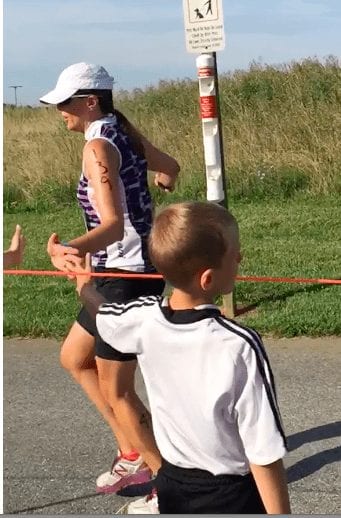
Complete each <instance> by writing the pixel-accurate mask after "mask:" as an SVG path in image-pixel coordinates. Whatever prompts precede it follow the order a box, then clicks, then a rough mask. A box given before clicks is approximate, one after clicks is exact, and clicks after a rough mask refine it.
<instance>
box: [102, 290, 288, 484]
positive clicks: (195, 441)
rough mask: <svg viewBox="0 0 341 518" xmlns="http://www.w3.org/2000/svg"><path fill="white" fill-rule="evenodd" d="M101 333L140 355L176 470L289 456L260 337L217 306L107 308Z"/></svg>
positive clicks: (166, 453)
mask: <svg viewBox="0 0 341 518" xmlns="http://www.w3.org/2000/svg"><path fill="white" fill-rule="evenodd" d="M97 328H98V331H99V334H100V335H101V337H102V338H103V340H105V341H106V342H107V343H108V344H110V345H111V346H112V347H114V348H115V349H118V350H119V351H121V352H123V353H136V354H137V355H138V361H139V364H140V368H141V371H142V375H143V377H144V381H145V384H146V389H147V394H148V398H149V404H150V408H151V413H152V419H153V429H154V433H155V438H156V442H157V445H158V448H159V450H160V453H161V455H162V457H163V458H165V459H166V460H167V461H168V462H170V463H172V464H174V465H175V466H180V467H183V468H199V469H202V470H207V471H209V472H211V473H212V474H213V475H219V474H236V475H244V474H246V473H248V472H249V462H251V463H253V464H258V465H267V464H270V463H272V462H275V461H276V460H278V459H280V458H282V457H283V456H284V454H285V452H286V444H285V436H284V432H283V428H282V424H281V418H280V415H279V411H278V407H277V402H276V395H275V388H274V383H273V376H272V373H271V368H270V365H269V361H268V358H267V356H266V353H265V350H264V346H263V344H262V341H261V339H260V337H259V335H258V334H257V333H256V332H255V331H253V330H251V329H249V328H246V327H242V326H240V325H239V324H236V323H235V322H233V321H231V320H228V319H227V318H225V317H224V316H222V315H221V313H220V311H219V309H218V308H217V306H214V305H202V306H197V307H196V308H194V309H192V310H181V311H173V310H172V309H171V308H170V307H169V305H168V300H167V298H161V297H157V296H149V297H140V298H139V299H137V300H135V301H131V302H129V303H126V304H117V303H112V304H103V305H102V306H101V307H100V309H99V312H98V314H97Z"/></svg>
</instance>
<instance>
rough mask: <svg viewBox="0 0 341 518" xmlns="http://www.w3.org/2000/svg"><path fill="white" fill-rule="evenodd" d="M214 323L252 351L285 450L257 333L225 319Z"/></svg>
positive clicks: (273, 391)
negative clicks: (241, 340) (243, 342)
mask: <svg viewBox="0 0 341 518" xmlns="http://www.w3.org/2000/svg"><path fill="white" fill-rule="evenodd" d="M216 321H217V322H219V324H221V325H222V326H223V327H225V328H226V329H228V330H229V331H230V332H231V333H234V334H236V335H238V336H239V337H240V338H242V339H243V340H245V341H246V342H247V343H248V344H249V345H250V347H251V349H252V350H253V351H254V353H255V355H256V361H257V367H258V370H259V372H260V374H261V376H262V380H263V383H264V387H265V391H266V394H267V396H268V400H269V404H270V407H271V410H272V413H273V415H274V419H275V422H276V426H277V428H278V431H279V433H280V435H281V437H282V439H283V442H284V445H285V447H286V448H287V440H286V437H285V433H284V430H283V426H282V422H281V416H280V413H279V409H278V406H277V401H276V393H275V388H274V386H270V383H271V385H272V380H273V374H272V371H271V367H270V363H269V360H268V359H267V356H266V353H265V350H264V346H263V343H262V341H261V339H260V337H259V335H258V333H250V330H249V329H248V328H247V329H244V328H243V327H241V326H240V325H239V324H236V322H233V324H234V325H235V326H236V327H238V329H235V328H234V327H232V326H231V325H230V323H229V321H228V320H227V319H226V320H225V318H224V317H218V318H216ZM243 331H244V332H243ZM247 332H249V333H250V334H251V337H250V336H248V335H247V334H246V333H247ZM261 355H262V356H263V359H264V361H265V363H266V364H267V368H268V372H269V375H270V383H269V380H268V378H267V376H266V373H265V370H264V367H263V364H262V360H261ZM270 373H271V374H270Z"/></svg>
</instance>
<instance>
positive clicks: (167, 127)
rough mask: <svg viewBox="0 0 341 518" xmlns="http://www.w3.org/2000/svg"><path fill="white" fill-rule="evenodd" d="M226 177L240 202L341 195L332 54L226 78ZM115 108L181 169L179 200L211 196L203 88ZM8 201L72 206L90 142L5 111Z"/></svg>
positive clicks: (135, 95)
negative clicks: (201, 115)
mask: <svg viewBox="0 0 341 518" xmlns="http://www.w3.org/2000/svg"><path fill="white" fill-rule="evenodd" d="M219 89H220V106H221V114H222V123H223V139H224V152H225V164H226V173H227V177H228V181H229V189H230V193H231V195H232V196H234V197H236V198H239V197H242V198H243V199H244V198H248V199H255V198H258V197H266V196H270V197H273V196H281V197H290V196H291V195H293V194H295V193H296V192H298V191H303V192H306V193H310V194H328V193H340V192H341V174H340V172H341V139H340V134H341V68H340V63H339V61H338V60H337V59H336V58H334V57H330V58H328V59H326V60H325V61H323V62H321V61H317V60H315V59H307V60H304V61H302V62H300V63H298V62H293V63H290V64H284V65H281V66H277V67H273V66H267V65H261V64H258V63H253V64H252V65H251V66H250V68H249V70H248V71H236V72H234V73H231V74H222V75H221V76H220V82H219ZM116 105H117V107H118V108H119V109H121V110H122V111H123V112H124V113H125V114H126V115H127V116H128V118H130V120H131V121H132V122H133V123H134V124H135V125H136V126H137V127H139V128H140V129H141V131H143V132H144V133H145V134H146V135H147V136H148V137H149V138H150V139H151V140H152V141H153V142H154V143H155V144H156V145H157V146H158V147H160V148H162V149H164V150H165V151H167V152H169V153H170V154H172V155H174V156H175V157H176V158H177V159H178V161H179V162H180V164H181V168H182V179H181V182H180V190H179V193H180V196H181V197H183V198H190V197H191V198H195V197H204V192H205V191H204V189H205V188H204V175H203V170H204V162H203V149H202V135H201V123H200V118H199V108H198V85H197V82H196V81H191V80H183V81H169V82H164V81H161V82H160V84H159V85H158V87H149V88H146V89H145V90H135V91H133V92H131V93H128V92H122V91H121V92H119V93H118V94H116ZM4 136H5V143H4V159H5V160H4V178H5V185H4V202H5V210H7V211H10V212H11V211H14V210H21V209H23V208H26V209H27V208H33V209H34V208H39V206H42V205H43V206H44V208H46V207H47V206H50V207H51V208H52V207H53V206H56V205H58V204H60V203H67V202H68V201H69V200H70V199H71V197H72V198H73V196H74V194H73V191H74V185H75V183H76V181H77V179H78V175H79V168H80V164H81V149H82V145H83V137H82V135H76V134H72V133H70V132H68V131H67V130H66V129H65V127H64V123H63V121H62V120H61V119H60V116H59V115H58V114H57V113H56V111H55V109H50V108H45V107H44V108H28V107H22V108H13V107H5V110H4Z"/></svg>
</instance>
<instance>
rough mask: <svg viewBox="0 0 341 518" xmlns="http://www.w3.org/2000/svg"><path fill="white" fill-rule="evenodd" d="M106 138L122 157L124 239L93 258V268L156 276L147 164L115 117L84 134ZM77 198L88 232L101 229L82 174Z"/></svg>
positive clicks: (93, 125) (95, 124)
mask: <svg viewBox="0 0 341 518" xmlns="http://www.w3.org/2000/svg"><path fill="white" fill-rule="evenodd" d="M95 138H96V139H97V138H103V139H105V140H107V141H108V142H110V143H111V144H112V145H113V146H114V147H115V149H116V150H117V151H118V154H119V156H120V170H119V189H120V198H121V202H122V207H123V214H124V237H123V239H122V240H121V241H114V242H113V243H111V244H110V245H108V246H107V247H106V249H105V250H99V251H98V252H96V253H95V254H93V255H92V266H94V267H97V268H120V269H122V270H130V271H136V272H153V271H155V269H154V267H153V266H152V264H151V263H150V260H149V257H148V250H147V239H148V235H149V232H150V229H151V225H152V202H151V196H150V192H149V188H148V183H147V161H146V160H145V159H144V158H141V157H139V156H138V155H136V154H135V153H134V152H133V151H132V149H131V145H130V141H129V137H128V136H127V135H126V134H125V133H123V131H121V129H120V127H119V124H118V122H117V117H116V116H115V115H110V116H107V117H104V118H102V119H99V120H96V121H94V122H92V123H91V124H90V126H89V127H88V128H87V130H86V132H85V139H86V140H87V141H90V140H92V139H95ZM77 198H78V202H79V205H80V207H81V208H82V210H83V214H84V220H85V225H86V228H87V230H91V229H93V228H95V227H97V226H98V225H100V223H101V220H100V215H99V212H98V210H97V204H96V199H95V191H94V189H93V187H92V185H91V181H90V180H88V179H87V178H86V176H85V175H84V173H83V172H82V174H81V177H80V180H79V184H78V188H77Z"/></svg>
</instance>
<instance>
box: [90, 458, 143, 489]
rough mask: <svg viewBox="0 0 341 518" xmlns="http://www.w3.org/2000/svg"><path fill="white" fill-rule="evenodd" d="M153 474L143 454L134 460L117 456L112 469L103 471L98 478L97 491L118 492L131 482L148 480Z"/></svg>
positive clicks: (139, 482)
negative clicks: (143, 458)
mask: <svg viewBox="0 0 341 518" xmlns="http://www.w3.org/2000/svg"><path fill="white" fill-rule="evenodd" d="M151 476H152V473H151V471H150V469H149V468H148V466H146V464H145V463H144V462H143V460H142V457H141V456H140V457H138V458H137V459H136V460H134V461H132V460H127V459H124V458H122V457H117V458H116V459H115V460H114V462H113V465H112V468H111V471H107V472H106V473H102V475H100V476H99V477H98V479H97V480H96V491H97V493H116V492H117V491H119V490H120V489H122V488H124V487H126V486H129V485H130V484H142V483H144V482H148V481H149V480H150V478H151Z"/></svg>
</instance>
